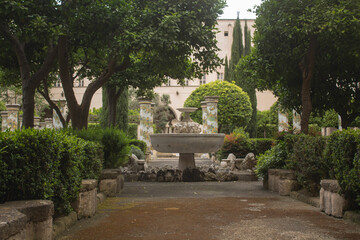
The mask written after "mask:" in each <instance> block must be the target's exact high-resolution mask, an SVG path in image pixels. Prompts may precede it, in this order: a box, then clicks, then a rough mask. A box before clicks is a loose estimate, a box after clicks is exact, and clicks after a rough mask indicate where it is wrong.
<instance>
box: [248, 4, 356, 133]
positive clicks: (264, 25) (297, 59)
mask: <svg viewBox="0 0 360 240" xmlns="http://www.w3.org/2000/svg"><path fill="white" fill-rule="evenodd" d="M256 13H257V19H256V21H255V27H256V31H255V35H254V43H255V47H256V52H255V65H256V72H257V76H258V78H259V79H260V81H259V83H260V84H259V86H260V88H262V89H271V90H272V91H273V92H274V94H275V95H276V96H277V97H279V101H280V102H281V104H282V105H284V106H286V107H288V108H289V109H296V110H297V111H298V112H301V115H302V116H301V117H302V119H301V129H302V131H303V132H305V133H306V132H307V130H308V121H309V117H310V113H311V111H312V109H313V108H314V109H317V110H320V111H324V110H326V109H331V108H334V109H335V110H336V111H337V112H338V113H339V114H340V115H341V117H342V118H343V120H345V121H343V124H344V125H345V126H346V125H347V124H348V122H349V121H350V120H351V119H352V118H355V117H356V116H357V115H359V114H360V107H359V104H356V102H358V101H359V97H360V95H359V94H360V92H359V84H358V82H359V76H360V74H359V69H360V45H359V44H358V42H359V39H360V31H359V29H360V2H359V1H357V0H347V1H344V0H340V1H338V0H315V1H314V0H305V1H291V0H285V1H281V2H280V1H275V0H267V1H264V2H263V3H262V4H261V5H260V6H259V7H258V8H257V10H256Z"/></svg>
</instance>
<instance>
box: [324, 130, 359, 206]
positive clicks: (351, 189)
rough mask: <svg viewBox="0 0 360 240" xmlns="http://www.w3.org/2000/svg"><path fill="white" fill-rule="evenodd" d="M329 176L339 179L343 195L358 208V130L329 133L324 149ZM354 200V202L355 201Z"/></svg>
mask: <svg viewBox="0 0 360 240" xmlns="http://www.w3.org/2000/svg"><path fill="white" fill-rule="evenodd" d="M325 159H326V163H327V164H328V167H329V169H331V171H330V177H332V178H335V179H337V180H338V181H339V184H340V186H341V189H342V191H343V193H344V195H345V197H346V198H347V199H348V200H350V201H351V202H352V204H353V206H352V207H354V208H360V163H359V161H360V160H359V159H360V131H359V130H345V131H337V132H334V133H333V134H331V135H330V137H329V138H328V141H327V146H326V149H325ZM355 202H356V203H355Z"/></svg>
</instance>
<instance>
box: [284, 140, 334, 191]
mask: <svg viewBox="0 0 360 240" xmlns="http://www.w3.org/2000/svg"><path fill="white" fill-rule="evenodd" d="M285 142H286V143H287V151H288V159H287V162H286V164H287V168H289V169H292V170H294V171H295V175H296V178H297V180H298V182H299V184H300V185H301V186H302V187H303V188H306V189H307V190H308V191H309V192H310V193H312V194H313V195H315V196H316V195H318V194H319V190H320V181H321V179H325V178H328V172H329V169H328V166H327V164H326V163H325V161H324V158H323V152H324V150H325V145H326V140H325V138H324V137H320V136H317V137H315V136H309V135H304V134H301V135H293V136H292V137H290V136H287V137H285ZM290 151H291V152H290Z"/></svg>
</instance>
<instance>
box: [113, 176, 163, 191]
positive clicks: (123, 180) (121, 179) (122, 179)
mask: <svg viewBox="0 0 360 240" xmlns="http://www.w3.org/2000/svg"><path fill="white" fill-rule="evenodd" d="M155 179H156V178H155ZM119 181H120V189H124V183H125V178H124V175H122V174H121V175H119Z"/></svg>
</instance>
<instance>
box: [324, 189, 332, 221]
mask: <svg viewBox="0 0 360 240" xmlns="http://www.w3.org/2000/svg"><path fill="white" fill-rule="evenodd" d="M324 211H325V213H326V214H327V215H331V213H332V206H331V192H329V191H326V190H324Z"/></svg>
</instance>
